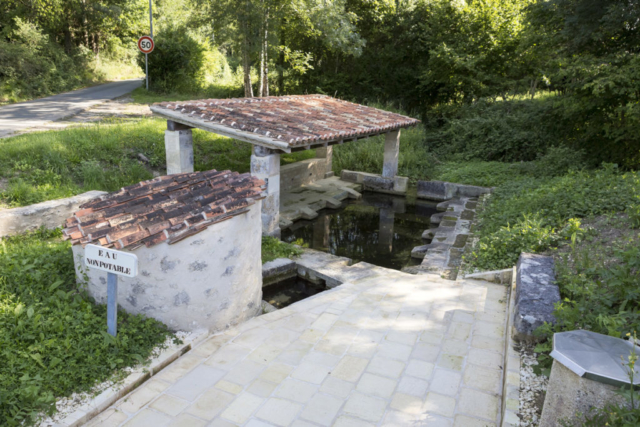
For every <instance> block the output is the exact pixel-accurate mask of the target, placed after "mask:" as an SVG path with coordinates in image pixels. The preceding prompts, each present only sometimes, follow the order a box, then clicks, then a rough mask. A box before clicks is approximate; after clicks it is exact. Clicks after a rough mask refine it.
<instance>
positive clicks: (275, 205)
mask: <svg viewBox="0 0 640 427" xmlns="http://www.w3.org/2000/svg"><path fill="white" fill-rule="evenodd" d="M251 175H252V176H255V177H256V178H259V179H262V180H264V181H265V182H266V183H267V197H266V198H265V199H264V200H263V201H262V234H264V235H268V236H274V237H278V238H279V237H280V152H279V151H275V150H271V149H268V148H265V147H261V146H258V145H254V146H253V154H252V155H251Z"/></svg>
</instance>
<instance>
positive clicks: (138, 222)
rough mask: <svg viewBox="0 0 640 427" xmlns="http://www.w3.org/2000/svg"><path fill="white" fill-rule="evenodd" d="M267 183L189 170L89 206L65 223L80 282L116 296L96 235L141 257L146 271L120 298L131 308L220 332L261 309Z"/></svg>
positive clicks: (122, 283)
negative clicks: (95, 250) (97, 264)
mask: <svg viewBox="0 0 640 427" xmlns="http://www.w3.org/2000/svg"><path fill="white" fill-rule="evenodd" d="M264 185H265V183H264V181H261V180H259V179H258V178H255V177H252V176H250V175H249V174H242V175H240V174H238V173H237V172H230V171H222V172H218V171H215V170H212V171H207V172H195V173H193V172H192V173H181V174H175V175H170V176H163V177H159V178H155V179H153V180H149V181H144V182H141V183H138V184H135V185H132V186H129V187H125V188H123V189H121V190H120V191H117V192H114V193H110V194H107V195H104V196H101V197H99V198H96V199H94V200H92V201H90V202H88V203H86V204H84V205H82V206H81V207H80V210H79V211H77V212H76V213H75V215H73V216H72V217H71V218H69V219H67V221H66V224H65V228H64V236H65V238H67V239H70V240H71V243H72V245H73V246H72V249H73V256H74V262H75V267H76V274H77V279H78V282H79V283H81V284H84V283H86V284H87V289H88V292H89V294H90V295H91V296H92V297H93V298H95V300H96V302H98V303H106V298H107V286H106V283H107V273H106V272H104V271H100V270H96V269H87V268H86V267H85V265H84V260H83V258H84V249H85V246H86V245H87V244H94V245H100V246H104V247H107V248H113V249H118V250H123V251H128V252H132V253H134V254H135V255H136V256H137V257H138V271H139V274H138V276H137V277H135V278H128V277H120V280H119V285H118V288H119V289H118V305H119V306H121V307H122V308H123V309H124V310H126V311H127V312H129V313H136V314H137V313H142V314H144V315H146V316H149V317H153V318H155V319H157V320H159V321H161V322H163V323H164V324H166V325H167V326H169V327H170V328H171V329H175V330H183V331H193V330H199V329H208V330H209V331H212V332H214V331H219V330H222V329H225V328H228V327H229V326H230V325H234V324H237V323H240V322H243V321H245V320H247V319H249V318H251V317H253V316H255V315H257V314H258V313H259V312H260V310H261V302H262V269H261V266H262V262H261V234H262V233H261V228H262V226H261V220H260V210H261V205H262V199H263V198H264V194H263V189H264Z"/></svg>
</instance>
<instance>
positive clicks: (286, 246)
mask: <svg viewBox="0 0 640 427" xmlns="http://www.w3.org/2000/svg"><path fill="white" fill-rule="evenodd" d="M294 243H295V244H298V243H301V242H294ZM300 255H302V249H300V248H298V247H296V246H294V245H293V244H291V243H285V242H282V241H281V240H279V239H276V238H275V237H270V236H262V263H263V264H264V263H265V262H269V261H273V260H274V259H277V258H291V257H294V256H300Z"/></svg>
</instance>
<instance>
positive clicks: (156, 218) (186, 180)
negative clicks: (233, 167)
mask: <svg viewBox="0 0 640 427" xmlns="http://www.w3.org/2000/svg"><path fill="white" fill-rule="evenodd" d="M264 186H265V182H264V181H262V180H260V179H257V178H255V177H252V176H250V175H249V174H243V175H240V174H238V173H237V172H230V171H216V170H211V171H206V172H192V173H183V174H175V175H169V176H162V177H158V178H155V179H152V180H149V181H143V182H140V183H138V184H134V185H131V186H129V187H125V188H122V189H121V190H119V191H116V192H113V193H110V194H107V195H105V196H101V197H99V198H97V199H94V200H92V201H90V202H88V203H85V204H84V205H82V206H80V210H79V211H78V212H76V213H75V215H74V216H73V217H71V218H68V219H67V220H66V222H65V225H66V228H65V229H64V230H63V234H64V238H65V239H71V243H72V244H73V245H76V244H82V245H86V244H87V243H93V244H99V245H102V246H106V247H111V246H113V247H115V248H116V249H122V248H127V249H129V250H134V249H136V248H138V247H140V246H143V245H146V246H147V247H149V246H153V245H155V244H158V243H161V242H164V241H167V242H168V243H169V244H171V243H175V242H177V241H180V240H182V239H184V238H186V237H188V236H191V235H193V234H195V233H198V232H200V231H202V230H204V229H205V228H207V227H208V226H210V225H211V224H215V223H217V222H220V221H223V220H226V219H229V218H230V217H232V216H235V215H240V214H242V213H244V212H246V211H247V210H248V208H247V207H248V206H250V205H252V204H253V203H255V200H260V199H262V198H264V195H263V194H262V190H263V189H264Z"/></svg>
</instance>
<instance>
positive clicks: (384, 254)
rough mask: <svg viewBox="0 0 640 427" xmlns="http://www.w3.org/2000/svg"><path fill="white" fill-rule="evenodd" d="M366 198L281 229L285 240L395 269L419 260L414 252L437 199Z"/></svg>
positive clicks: (374, 196)
mask: <svg viewBox="0 0 640 427" xmlns="http://www.w3.org/2000/svg"><path fill="white" fill-rule="evenodd" d="M362 196H363V197H362V199H360V200H347V201H345V203H343V204H342V206H341V207H340V208H339V209H323V210H321V211H320V212H318V217H317V218H315V219H313V220H309V221H308V220H302V221H296V222H295V223H293V225H291V226H290V227H289V228H287V229H285V230H282V240H283V241H285V242H289V243H291V242H294V241H296V240H299V239H301V240H302V241H303V242H304V243H306V244H308V245H309V247H310V248H313V249H317V250H321V251H324V252H329V253H331V254H334V255H339V256H344V257H347V258H351V259H352V260H353V261H354V262H358V261H365V262H368V263H371V264H375V265H379V266H381V267H387V268H393V269H396V270H400V269H402V267H405V266H411V265H415V264H416V263H419V261H416V260H412V258H411V250H412V249H413V248H414V247H415V246H420V245H424V244H425V242H424V241H423V240H422V232H423V231H424V230H426V229H428V228H430V221H429V219H430V218H431V215H433V214H434V213H437V212H438V211H437V210H436V203H433V202H427V201H423V200H416V199H415V197H407V198H405V197H396V196H390V195H385V194H380V193H364V194H363V195H362Z"/></svg>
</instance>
